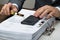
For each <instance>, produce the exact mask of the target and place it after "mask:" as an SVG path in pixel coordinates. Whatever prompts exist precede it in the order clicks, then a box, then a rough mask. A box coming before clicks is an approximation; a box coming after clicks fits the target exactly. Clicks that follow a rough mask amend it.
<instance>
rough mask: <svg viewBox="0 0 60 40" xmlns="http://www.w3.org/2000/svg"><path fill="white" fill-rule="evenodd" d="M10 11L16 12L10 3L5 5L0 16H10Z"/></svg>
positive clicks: (15, 8)
mask: <svg viewBox="0 0 60 40" xmlns="http://www.w3.org/2000/svg"><path fill="white" fill-rule="evenodd" d="M11 11H13V12H17V11H18V9H17V7H16V6H14V5H12V3H8V4H5V5H4V6H3V7H2V9H1V12H0V14H2V15H10V14H11Z"/></svg>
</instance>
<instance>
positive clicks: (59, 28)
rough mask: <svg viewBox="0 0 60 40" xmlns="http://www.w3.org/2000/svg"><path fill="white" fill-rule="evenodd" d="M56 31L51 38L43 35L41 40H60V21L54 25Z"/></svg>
mask: <svg viewBox="0 0 60 40" xmlns="http://www.w3.org/2000/svg"><path fill="white" fill-rule="evenodd" d="M54 27H55V30H54V31H53V33H52V34H51V35H50V36H47V35H42V36H41V37H40V38H39V40H60V21H57V23H56V24H55V25H54Z"/></svg>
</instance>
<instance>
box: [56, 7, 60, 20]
mask: <svg viewBox="0 0 60 40" xmlns="http://www.w3.org/2000/svg"><path fill="white" fill-rule="evenodd" d="M56 8H57V9H58V10H59V11H60V7H56ZM57 19H58V20H60V17H59V18H57Z"/></svg>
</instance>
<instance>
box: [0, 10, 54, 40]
mask: <svg viewBox="0 0 60 40" xmlns="http://www.w3.org/2000/svg"><path fill="white" fill-rule="evenodd" d="M34 12H35V11H32V10H26V9H22V10H21V11H20V13H22V14H24V17H21V16H18V15H14V16H12V17H10V18H8V19H7V20H5V21H3V22H2V23H0V39H2V40H37V39H38V38H39V37H40V36H41V35H42V33H43V32H44V31H45V29H46V28H47V27H48V26H49V25H51V23H52V21H54V18H51V19H49V20H44V21H45V23H44V24H42V25H41V26H40V25H39V24H40V22H41V21H43V20H39V22H37V23H36V24H35V25H33V26H32V25H24V24H21V21H23V20H24V19H25V18H27V17H28V16H29V15H33V14H34ZM47 23H49V25H48V24H47Z"/></svg>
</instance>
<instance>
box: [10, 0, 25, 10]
mask: <svg viewBox="0 0 60 40" xmlns="http://www.w3.org/2000/svg"><path fill="white" fill-rule="evenodd" d="M24 1H25V0H9V2H11V3H16V4H17V5H18V10H21V8H22V5H23V3H24Z"/></svg>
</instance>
